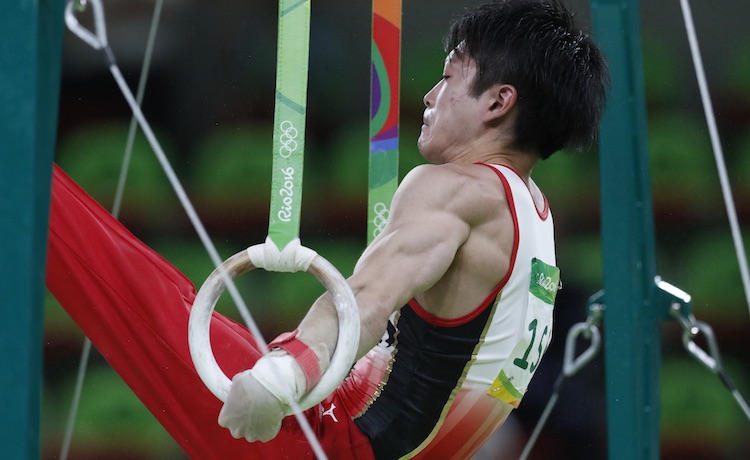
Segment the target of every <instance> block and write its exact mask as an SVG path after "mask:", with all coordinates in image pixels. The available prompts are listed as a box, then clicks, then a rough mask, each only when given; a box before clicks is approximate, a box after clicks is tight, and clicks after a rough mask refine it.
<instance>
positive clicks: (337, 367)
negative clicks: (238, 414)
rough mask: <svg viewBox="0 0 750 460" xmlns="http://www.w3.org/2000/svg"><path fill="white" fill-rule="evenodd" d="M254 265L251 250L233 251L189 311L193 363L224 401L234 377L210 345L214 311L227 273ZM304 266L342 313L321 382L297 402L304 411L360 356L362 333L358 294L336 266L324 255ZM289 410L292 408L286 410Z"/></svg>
mask: <svg viewBox="0 0 750 460" xmlns="http://www.w3.org/2000/svg"><path fill="white" fill-rule="evenodd" d="M255 268H257V267H256V266H255V265H254V264H253V263H252V262H251V260H250V257H249V256H248V252H247V250H245V251H242V252H239V253H237V254H235V255H233V256H232V257H230V258H229V259H227V260H226V261H224V263H222V264H221V265H220V266H219V267H217V268H216V269H215V270H214V271H213V272H212V273H211V274H210V275H209V276H208V278H206V281H205V282H204V283H203V286H201V288H200V290H199V291H198V295H197V296H196V297H195V301H194V302H193V307H192V310H191V311H190V319H189V322H188V344H189V346H190V355H191V357H192V359H193V364H194V365H195V369H196V371H197V372H198V375H199V376H200V378H201V380H203V383H204V384H205V385H206V387H207V388H208V389H209V390H210V391H211V393H213V394H214V395H215V396H216V397H217V398H219V399H220V400H221V401H222V402H226V399H227V396H228V394H229V388H230V386H231V384H232V381H231V380H230V379H229V377H227V376H226V375H225V374H224V372H223V371H222V370H221V368H220V367H219V365H218V363H217V362H216V358H215V356H214V353H213V350H212V348H211V340H210V326H211V316H212V313H213V311H214V308H215V307H216V302H217V301H218V299H219V297H220V296H221V294H222V293H223V292H224V289H225V287H226V286H225V277H231V279H234V278H236V277H238V276H240V275H242V274H244V273H246V272H248V271H250V270H253V269H255ZM306 271H307V272H308V273H310V274H312V275H313V276H314V277H315V278H316V279H317V280H318V281H320V282H321V284H323V286H324V287H325V288H326V290H327V291H328V292H329V293H330V294H331V297H332V298H333V302H334V305H335V306H336V313H337V315H338V318H339V336H338V339H337V341H336V349H335V350H334V352H333V356H331V361H330V364H329V366H328V369H326V371H325V372H324V373H323V375H322V376H321V378H320V381H319V382H318V384H317V385H315V387H313V388H312V390H310V391H309V392H308V393H307V394H306V395H305V396H303V397H302V398H301V399H300V400H299V401H298V402H297V404H298V406H299V409H300V410H306V409H309V408H310V407H313V406H315V405H317V404H318V403H320V402H321V401H322V400H323V399H325V398H326V397H328V396H329V395H330V394H331V393H333V391H334V390H335V389H336V387H338V385H339V384H340V383H341V382H342V381H343V380H344V379H345V378H346V376H347V375H348V374H349V370H350V369H351V367H352V365H353V364H354V359H355V358H356V354H357V349H358V347H359V333H360V324H359V310H358V309H357V303H356V300H355V299H354V294H353V293H352V290H351V288H350V287H349V284H348V283H347V282H346V280H345V279H344V277H343V276H342V275H341V274H340V273H339V272H338V270H336V268H335V267H334V266H333V265H332V264H331V263H330V262H328V261H327V260H326V259H324V258H323V257H322V256H320V255H315V258H314V259H313V260H312V262H311V263H310V265H309V267H308V269H307V270H306ZM291 413H292V409H291V408H290V409H289V413H288V414H287V415H290V414H291Z"/></svg>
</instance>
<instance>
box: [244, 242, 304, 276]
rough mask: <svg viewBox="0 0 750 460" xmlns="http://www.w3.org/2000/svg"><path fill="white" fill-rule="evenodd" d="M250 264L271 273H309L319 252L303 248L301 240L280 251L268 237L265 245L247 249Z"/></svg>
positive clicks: (290, 243)
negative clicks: (308, 270)
mask: <svg viewBox="0 0 750 460" xmlns="http://www.w3.org/2000/svg"><path fill="white" fill-rule="evenodd" d="M247 255H248V257H250V262H252V263H253V265H255V266H256V267H258V268H263V269H265V270H268V271H271V272H298V271H307V269H308V268H309V267H310V264H311V263H312V261H313V259H314V258H315V256H317V255H318V253H317V252H315V251H313V250H312V249H310V248H306V247H304V246H302V244H301V243H300V241H299V238H295V239H293V240H292V241H290V242H289V243H287V245H286V246H285V247H284V250H282V251H279V248H278V247H277V246H276V243H274V242H273V240H271V238H270V237H266V241H265V243H263V244H256V245H255V246H250V247H249V248H247Z"/></svg>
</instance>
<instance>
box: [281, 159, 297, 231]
mask: <svg viewBox="0 0 750 460" xmlns="http://www.w3.org/2000/svg"><path fill="white" fill-rule="evenodd" d="M281 172H282V173H284V182H283V183H282V185H281V188H280V189H279V195H281V196H282V197H283V198H282V200H281V202H282V206H281V209H279V212H278V214H277V215H278V216H279V220H280V221H282V222H289V220H290V219H291V218H292V202H293V201H294V168H292V167H291V166H289V167H288V168H283V169H282V170H281Z"/></svg>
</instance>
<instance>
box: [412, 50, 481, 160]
mask: <svg viewBox="0 0 750 460" xmlns="http://www.w3.org/2000/svg"><path fill="white" fill-rule="evenodd" d="M476 72H477V68H476V63H475V62H474V60H473V59H470V58H469V57H466V56H462V55H461V54H460V53H457V52H456V51H451V53H450V54H449V55H448V57H447V58H446V59H445V65H444V68H443V77H442V78H441V79H440V81H439V82H438V83H437V84H436V85H435V86H434V87H433V88H432V89H431V90H430V91H429V92H428V93H427V94H426V95H425V96H424V105H425V107H426V109H425V111H424V116H423V123H424V124H423V125H422V131H421V133H420V135H419V140H418V141H417V145H418V147H419V152H420V153H421V154H422V156H423V157H424V158H425V159H426V160H427V161H429V162H431V163H438V164H439V163H445V162H447V161H451V160H454V159H456V158H458V157H460V156H461V155H462V154H466V153H468V151H469V150H470V148H471V143H472V142H473V141H474V140H475V139H476V138H477V133H478V130H479V128H480V127H481V110H480V99H479V98H476V97H474V96H472V95H471V94H470V91H471V84H472V82H473V81H474V76H475V75H476Z"/></svg>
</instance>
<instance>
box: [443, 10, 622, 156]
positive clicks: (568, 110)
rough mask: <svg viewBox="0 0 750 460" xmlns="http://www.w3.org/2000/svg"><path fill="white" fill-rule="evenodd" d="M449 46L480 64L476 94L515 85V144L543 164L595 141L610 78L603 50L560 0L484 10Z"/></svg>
mask: <svg viewBox="0 0 750 460" xmlns="http://www.w3.org/2000/svg"><path fill="white" fill-rule="evenodd" d="M444 45H445V49H446V51H448V52H449V51H451V50H456V51H457V52H459V53H465V54H467V55H468V57H470V58H471V59H473V60H474V61H475V62H476V65H477V75H476V77H475V80H474V83H473V87H472V95H473V96H475V97H477V96H479V95H480V94H481V93H483V92H484V91H485V90H487V89H489V88H491V87H492V86H493V85H495V84H510V85H513V86H514V87H515V88H516V91H517V92H518V99H517V107H518V109H519V112H518V117H517V119H516V125H515V146H516V147H518V148H522V149H531V150H533V151H535V152H536V153H537V154H539V156H540V157H541V158H542V159H545V158H548V157H549V156H550V155H552V154H553V153H554V152H556V151H558V150H561V149H563V148H568V147H571V148H584V147H586V146H588V145H589V144H591V143H593V142H594V141H595V139H596V134H597V130H598V125H599V118H600V116H601V112H602V110H603V107H604V100H605V92H606V88H607V86H608V84H609V74H608V71H607V66H606V62H605V59H604V56H603V55H602V53H601V51H599V49H598V48H597V46H596V44H595V43H594V41H593V40H592V39H591V37H589V36H588V35H587V34H585V33H584V32H582V31H581V30H578V29H577V28H576V26H575V24H574V22H573V17H572V16H571V14H570V13H569V12H568V10H567V9H566V8H565V6H564V5H563V4H562V3H561V2H560V0H497V1H493V2H491V3H488V4H485V5H482V6H479V7H477V8H476V9H473V10H470V11H468V12H467V13H466V14H465V15H464V16H463V17H461V18H459V19H457V20H456V21H455V22H454V23H453V24H452V25H451V28H450V30H449V32H448V35H447V36H446V37H445V41H444Z"/></svg>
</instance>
